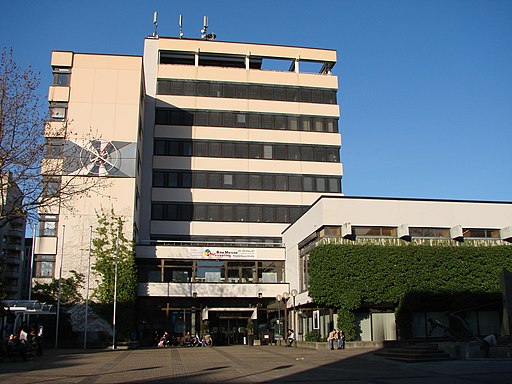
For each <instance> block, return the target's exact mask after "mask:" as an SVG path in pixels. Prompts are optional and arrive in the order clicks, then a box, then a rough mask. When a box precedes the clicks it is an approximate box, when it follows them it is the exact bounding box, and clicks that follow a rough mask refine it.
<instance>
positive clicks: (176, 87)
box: [170, 80, 183, 95]
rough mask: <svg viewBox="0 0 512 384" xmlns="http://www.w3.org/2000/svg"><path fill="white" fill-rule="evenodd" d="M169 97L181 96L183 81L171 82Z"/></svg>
mask: <svg viewBox="0 0 512 384" xmlns="http://www.w3.org/2000/svg"><path fill="white" fill-rule="evenodd" d="M170 94H171V95H183V81H178V80H173V81H171V84H170Z"/></svg>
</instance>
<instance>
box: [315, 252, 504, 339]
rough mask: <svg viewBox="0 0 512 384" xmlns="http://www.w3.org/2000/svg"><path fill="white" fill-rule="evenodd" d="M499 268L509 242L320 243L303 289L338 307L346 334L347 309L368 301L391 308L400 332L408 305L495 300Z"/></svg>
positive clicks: (449, 305) (317, 299)
mask: <svg viewBox="0 0 512 384" xmlns="http://www.w3.org/2000/svg"><path fill="white" fill-rule="evenodd" d="M503 268H507V269H511V268H512V247H510V246H431V245H414V244H412V245H406V246H400V245H373V244H325V245H319V246H318V247H316V248H315V249H313V250H312V251H311V253H310V257H309V294H310V296H311V297H312V298H313V300H314V301H315V302H316V303H319V304H323V305H326V306H330V307H333V308H338V309H340V310H339V313H338V316H339V317H340V320H339V321H341V323H340V324H341V326H342V327H343V329H344V330H345V332H346V333H347V336H348V335H349V332H350V322H351V321H353V319H352V320H351V319H349V318H348V317H347V314H346V313H347V311H354V310H355V309H357V308H359V307H361V306H372V305H388V306H393V307H397V308H398V309H397V321H398V324H399V326H401V332H403V333H404V335H406V334H407V333H408V331H407V324H408V323H410V312H411V311H412V310H414V309H419V310H428V307H431V308H437V309H439V306H440V305H441V306H442V307H443V309H445V310H457V309H462V308H468V307H471V306H475V305H478V303H485V302H486V301H487V302H489V300H493V299H494V300H495V299H498V300H499V297H500V292H501V288H500V279H499V275H500V272H501V271H502V269H503ZM340 312H341V316H340ZM347 339H349V337H347Z"/></svg>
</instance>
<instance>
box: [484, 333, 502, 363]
mask: <svg viewBox="0 0 512 384" xmlns="http://www.w3.org/2000/svg"><path fill="white" fill-rule="evenodd" d="M497 344H498V343H497V341H496V335H495V334H494V333H493V334H490V335H488V336H485V337H484V339H483V340H482V346H481V347H480V349H481V350H482V349H483V350H484V354H485V357H489V350H490V349H491V346H495V345H497Z"/></svg>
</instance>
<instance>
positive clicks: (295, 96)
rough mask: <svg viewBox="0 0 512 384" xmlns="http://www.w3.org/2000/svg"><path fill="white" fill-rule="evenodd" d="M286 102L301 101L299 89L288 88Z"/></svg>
mask: <svg viewBox="0 0 512 384" xmlns="http://www.w3.org/2000/svg"><path fill="white" fill-rule="evenodd" d="M286 100H287V101H299V89H298V88H287V89H286Z"/></svg>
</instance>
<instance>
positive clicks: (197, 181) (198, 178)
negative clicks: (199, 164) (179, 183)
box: [194, 172, 208, 188]
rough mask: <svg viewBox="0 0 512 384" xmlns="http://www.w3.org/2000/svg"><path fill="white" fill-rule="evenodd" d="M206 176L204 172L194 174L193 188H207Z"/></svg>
mask: <svg viewBox="0 0 512 384" xmlns="http://www.w3.org/2000/svg"><path fill="white" fill-rule="evenodd" d="M207 187H208V175H207V174H206V173H205V172H197V173H194V188H207Z"/></svg>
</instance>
